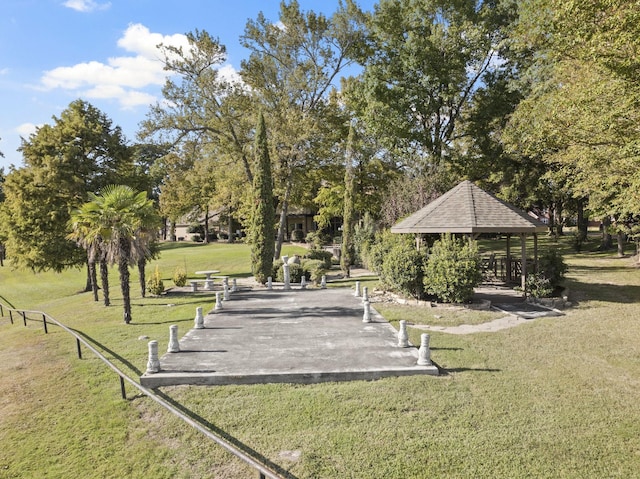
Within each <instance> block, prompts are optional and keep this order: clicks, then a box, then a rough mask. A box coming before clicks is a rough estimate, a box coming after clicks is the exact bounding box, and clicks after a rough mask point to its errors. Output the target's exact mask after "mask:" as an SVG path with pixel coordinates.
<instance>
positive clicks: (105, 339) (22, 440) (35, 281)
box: [0, 239, 640, 479]
mask: <svg viewBox="0 0 640 479" xmlns="http://www.w3.org/2000/svg"><path fill="white" fill-rule="evenodd" d="M545 241H546V240H544V241H543V240H541V243H544V242H545ZM566 241H567V242H568V241H570V240H568V239H567V240H566ZM178 246H180V247H178V248H170V249H169V248H168V249H166V250H165V251H163V253H162V256H161V258H160V259H159V260H158V261H156V262H154V264H152V265H150V267H149V268H148V274H150V273H151V272H152V271H153V270H154V269H155V265H156V264H157V265H158V267H159V271H160V273H161V275H162V276H163V278H164V279H165V281H166V282H167V284H169V283H170V278H171V276H172V275H173V271H174V269H175V267H176V266H182V267H184V268H185V269H186V271H187V273H188V275H189V276H192V277H194V275H193V272H194V271H197V270H202V269H219V270H221V271H222V273H223V274H229V275H235V276H246V275H249V274H250V273H249V266H248V258H249V252H248V248H247V247H246V246H244V245H226V244H214V245H192V244H187V243H184V244H180V245H178ZM541 246H542V245H541ZM489 247H490V246H488V247H487V248H489ZM563 247H564V246H563ZM564 248H565V251H569V249H568V248H566V247H564ZM288 253H289V254H293V253H294V250H293V249H292V250H290V251H288ZM567 260H568V262H569V263H570V266H571V269H570V271H569V278H568V279H567V282H566V283H567V286H568V288H569V290H570V295H571V297H572V298H573V299H574V300H575V301H576V305H575V307H574V308H573V309H571V310H570V311H568V314H567V315H566V316H564V317H558V318H544V319H538V320H535V321H531V322H528V323H526V324H524V325H522V326H518V327H516V328H512V329H507V330H502V331H499V332H495V333H481V334H473V335H463V336H458V335H448V334H444V333H437V332H434V333H432V334H431V346H432V359H433V360H434V361H435V362H436V363H437V364H438V365H439V366H440V367H441V368H443V369H444V370H446V374H444V375H442V376H440V377H437V378H434V377H428V376H424V377H421V376H416V377H405V378H390V379H384V380H379V381H373V382H366V381H358V382H348V383H327V384H318V385H305V386H302V385H286V384H273V385H255V386H224V387H173V388H164V389H163V390H162V393H163V394H164V395H166V397H167V398H168V399H169V400H170V401H173V402H175V403H176V404H179V405H180V407H181V408H183V409H184V410H186V411H188V412H189V413H190V414H191V415H192V416H193V417H196V418H199V419H200V420H201V421H202V422H203V423H204V424H207V425H208V426H210V427H211V428H213V429H215V430H222V431H224V434H226V435H228V436H229V437H230V438H231V439H232V440H233V441H237V442H238V443H240V444H242V445H243V447H244V448H246V449H247V450H251V451H255V452H256V454H259V455H262V456H264V457H265V458H266V459H268V460H270V461H272V462H273V463H275V464H277V465H278V466H280V467H281V468H283V469H285V470H288V471H290V475H291V477H292V478H365V477H366V478H385V479H387V478H398V479H405V478H423V477H441V478H445V477H446V478H449V477H461V478H463V477H464V478H476V477H487V478H495V477H514V478H516V477H517V478H519V477H536V478H539V477H548V478H558V477H566V478H600V477H620V478H628V477H640V473H638V472H637V471H640V407H639V406H638V399H637V398H638V391H639V387H640V347H639V346H638V344H639V339H640V321H639V320H640V315H639V313H638V301H640V270H638V269H635V268H634V267H633V263H632V260H631V259H629V258H622V259H618V258H616V257H615V253H584V254H579V255H578V254H569V255H568V256H567ZM136 281H137V278H136V277H135V276H134V277H133V278H132V285H133V288H132V293H133V302H134V307H133V323H132V324H131V325H128V326H127V325H125V324H124V323H123V321H122V311H121V302H120V295H119V291H118V283H117V274H116V272H115V271H114V272H113V274H112V278H111V282H112V288H111V290H112V291H111V292H112V296H113V297H114V305H113V306H112V307H109V308H104V307H103V306H101V303H94V302H93V301H92V300H91V295H90V294H87V293H78V291H79V290H80V288H81V286H82V285H83V283H84V272H83V271H69V272H64V273H61V274H54V273H43V274H38V275H34V274H33V273H28V272H19V271H11V270H10V269H9V268H8V267H6V266H5V267H4V268H0V301H2V302H3V303H5V304H11V305H13V306H15V307H18V308H28V309H37V310H44V311H46V312H48V313H49V314H51V315H52V316H54V317H55V318H57V319H59V320H60V321H62V322H64V323H66V324H68V325H69V326H71V327H73V328H75V329H77V330H79V331H81V332H82V333H83V334H84V335H85V336H86V337H87V338H88V339H89V340H91V341H92V342H93V343H94V344H95V345H96V346H97V347H99V348H100V349H101V350H102V351H104V354H105V355H106V356H107V357H109V358H111V359H113V361H114V362H115V363H116V364H117V365H118V366H119V367H121V368H122V369H124V370H125V371H127V372H128V373H130V374H131V376H132V377H134V378H135V377H137V376H138V375H139V374H140V373H141V372H142V371H144V369H145V367H146V352H147V351H146V349H147V348H146V344H147V340H146V339H139V338H140V337H145V336H148V337H149V338H153V339H158V340H159V342H160V349H161V351H163V348H166V343H167V340H168V327H169V325H170V324H179V325H180V327H181V328H182V329H185V328H188V327H190V326H191V324H192V321H193V316H194V314H195V307H196V306H198V305H203V304H202V303H203V301H204V302H205V304H207V303H206V302H209V304H211V305H212V304H213V301H214V298H213V297H208V296H206V295H204V296H200V297H198V298H197V299H194V297H193V296H192V295H191V296H189V295H187V296H184V297H172V298H169V297H163V298H159V299H154V298H147V299H142V298H140V295H139V292H138V291H137V287H136ZM341 284H343V285H345V286H349V285H350V284H352V282H343V283H341ZM367 284H368V285H369V287H370V288H372V287H373V285H374V284H375V282H374V280H373V279H368V280H367ZM380 309H381V310H383V312H384V314H385V315H387V316H388V319H390V320H394V321H395V320H398V319H403V317H405V318H412V320H414V319H415V318H416V317H417V316H418V315H420V314H433V311H427V312H425V311H426V310H424V309H422V310H421V311H422V312H416V310H415V308H413V310H412V308H407V307H403V308H402V309H398V308H396V307H389V308H387V309H384V308H380ZM438 314H439V315H440V313H439V312H438ZM468 314H469V316H465V314H464V313H459V312H457V313H455V314H454V313H451V314H450V315H449V314H446V315H444V314H443V315H441V318H433V317H425V318H423V319H422V322H426V323H428V324H436V323H434V322H433V321H436V320H439V321H441V322H442V324H446V325H449V324H462V323H474V322H475V323H477V322H482V321H485V320H490V319H491V318H490V317H489V316H483V314H485V313H477V312H475V313H468ZM416 322H417V321H416ZM0 333H1V334H0V372H1V374H2V376H1V379H0V444H1V445H2V448H0V478H5V477H7V478H27V477H49V478H67V477H85V478H103V477H131V478H138V477H140V478H142V477H158V478H165V477H166V478H170V477H177V478H195V477H198V478H214V477H216V478H236V477H256V476H257V474H256V473H255V472H253V471H251V470H248V469H247V468H246V467H245V466H243V465H242V464H241V463H240V462H239V461H237V460H236V459H234V458H232V457H231V456H230V455H229V454H227V453H226V452H224V451H223V450H222V449H221V448H220V447H218V446H216V445H215V444H211V443H210V442H209V441H206V440H205V439H204V438H203V436H201V435H200V434H199V433H197V432H194V431H192V430H191V429H190V428H189V427H188V426H185V425H183V424H181V423H180V422H179V421H178V420H177V419H174V418H173V417H171V416H170V415H169V414H168V413H166V412H165V411H163V410H162V409H160V408H159V407H158V406H156V405H155V403H154V402H153V401H151V400H149V399H146V398H144V397H141V396H138V395H135V391H132V390H129V391H128V392H129V396H130V397H129V399H128V400H126V401H124V400H122V399H121V398H120V390H119V388H120V386H119V382H118V378H117V376H116V375H114V374H113V373H112V372H110V371H109V370H108V369H107V368H106V367H104V366H103V365H102V363H101V362H100V361H98V360H97V359H94V358H91V357H90V354H89V352H88V351H87V352H86V353H85V354H84V356H83V357H84V359H82V360H79V359H77V356H76V353H75V341H74V340H73V338H71V337H70V336H69V335H68V334H66V333H63V332H62V331H60V330H59V329H58V328H55V327H50V334H48V335H45V334H44V333H43V331H42V325H41V324H39V323H37V322H35V321H32V322H29V325H28V327H27V328H25V327H24V326H23V325H22V322H21V321H16V323H15V324H14V325H11V324H10V323H9V320H8V318H6V317H5V318H3V319H0ZM409 333H410V337H411V340H412V342H413V343H414V344H419V335H420V333H421V331H419V330H413V329H411V328H410V330H409ZM129 389H131V388H129ZM288 451H294V452H299V453H300V456H299V459H298V460H292V459H291V454H290V453H287V452H288Z"/></svg>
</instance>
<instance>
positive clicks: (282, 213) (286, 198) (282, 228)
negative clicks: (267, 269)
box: [273, 179, 291, 260]
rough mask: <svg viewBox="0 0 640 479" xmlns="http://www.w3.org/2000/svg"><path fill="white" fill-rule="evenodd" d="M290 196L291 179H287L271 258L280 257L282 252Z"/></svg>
mask: <svg viewBox="0 0 640 479" xmlns="http://www.w3.org/2000/svg"><path fill="white" fill-rule="evenodd" d="M290 196H291V180H290V179H289V180H288V181H287V188H286V189H285V191H284V198H283V199H282V204H281V207H280V208H281V209H280V223H279V224H278V238H277V239H276V248H275V252H274V253H273V259H274V260H277V259H278V258H280V253H281V252H282V243H283V242H284V232H285V231H286V230H287V215H288V214H289V197H290Z"/></svg>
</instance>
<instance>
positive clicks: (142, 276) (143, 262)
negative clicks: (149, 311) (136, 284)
mask: <svg viewBox="0 0 640 479" xmlns="http://www.w3.org/2000/svg"><path fill="white" fill-rule="evenodd" d="M146 265H147V260H146V259H145V258H142V259H140V260H138V276H139V277H140V295H141V296H142V297H143V298H145V297H146V295H147V278H146V275H145V272H144V268H145V266H146Z"/></svg>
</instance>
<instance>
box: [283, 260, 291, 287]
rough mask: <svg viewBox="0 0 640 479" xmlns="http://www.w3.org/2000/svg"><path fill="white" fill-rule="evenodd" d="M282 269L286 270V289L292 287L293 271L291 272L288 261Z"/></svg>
mask: <svg viewBox="0 0 640 479" xmlns="http://www.w3.org/2000/svg"><path fill="white" fill-rule="evenodd" d="M282 271H283V272H284V289H291V276H290V274H291V273H289V265H288V264H287V263H284V264H283V265H282Z"/></svg>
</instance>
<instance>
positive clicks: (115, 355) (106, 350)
mask: <svg viewBox="0 0 640 479" xmlns="http://www.w3.org/2000/svg"><path fill="white" fill-rule="evenodd" d="M72 331H73V332H75V333H76V334H77V335H78V336H82V337H83V338H84V339H85V340H86V341H87V342H88V343H90V344H92V345H94V346H96V347H97V348H99V349H100V350H102V352H103V353H107V354H109V355H111V356H112V357H113V358H114V359H116V360H118V361H119V362H120V363H122V364H124V365H125V366H127V367H128V368H129V369H131V370H132V371H133V372H134V373H136V374H137V375H138V376H141V375H142V371H140V370H139V369H138V368H137V367H136V366H135V365H134V364H133V363H132V362H130V361H129V360H127V359H125V358H124V357H123V356H120V355H119V354H118V353H116V352H115V351H114V350H112V349H110V348H108V347H107V346H105V345H104V344H102V343H101V342H100V341H96V340H95V339H93V338H92V337H91V336H89V335H87V334H86V333H83V332H82V331H80V330H77V329H72Z"/></svg>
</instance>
